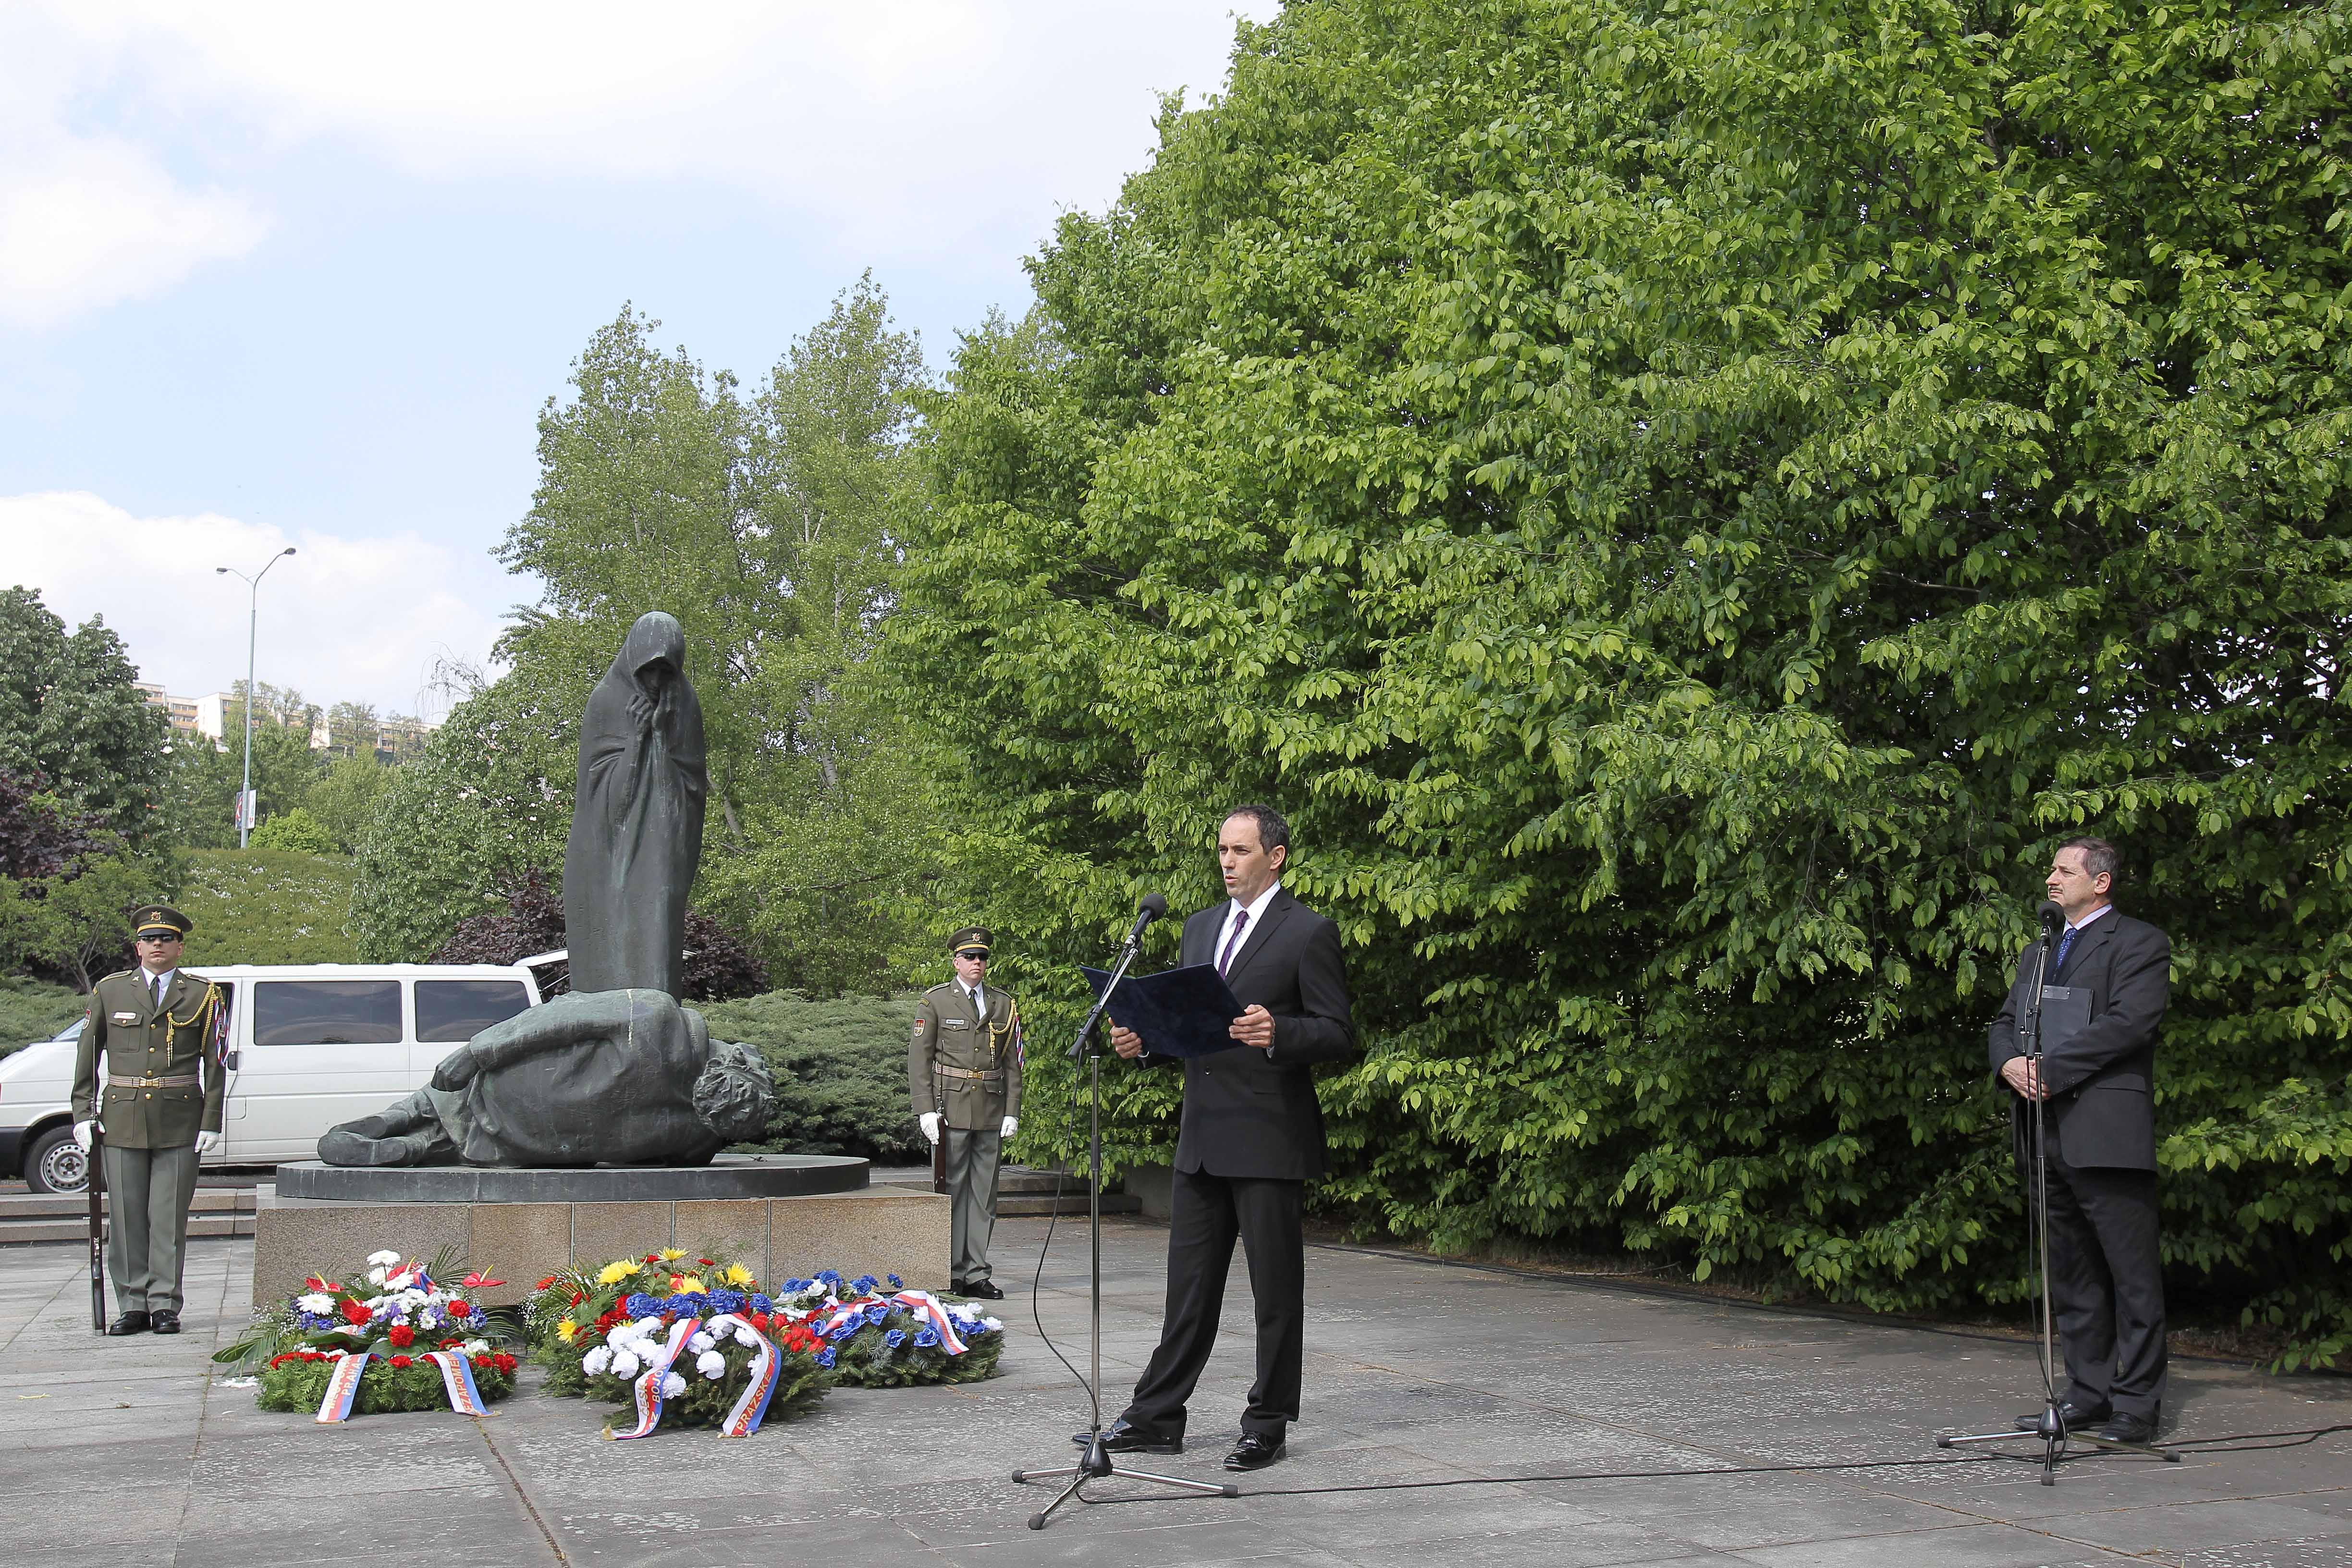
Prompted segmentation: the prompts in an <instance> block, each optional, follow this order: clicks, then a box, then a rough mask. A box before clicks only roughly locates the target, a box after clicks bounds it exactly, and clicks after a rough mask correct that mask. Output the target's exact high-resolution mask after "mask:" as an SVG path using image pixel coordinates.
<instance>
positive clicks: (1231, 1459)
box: [1225, 1432, 1286, 1470]
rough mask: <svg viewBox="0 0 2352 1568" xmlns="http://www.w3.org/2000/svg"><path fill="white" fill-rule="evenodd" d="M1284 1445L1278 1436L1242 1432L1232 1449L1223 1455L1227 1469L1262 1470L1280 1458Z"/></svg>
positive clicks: (1284, 1448) (1284, 1449)
mask: <svg viewBox="0 0 2352 1568" xmlns="http://www.w3.org/2000/svg"><path fill="white" fill-rule="evenodd" d="M1285 1451H1286V1445H1285V1444H1284V1442H1283V1440H1282V1439H1281V1438H1279V1437H1269V1436H1266V1435H1265V1433H1263V1432H1244V1433H1243V1434H1242V1438H1241V1441H1240V1442H1238V1443H1235V1444H1234V1451H1233V1452H1232V1453H1230V1454H1227V1455H1226V1456H1225V1468H1227V1469H1229V1470H1262V1469H1264V1468H1266V1467H1267V1466H1268V1465H1270V1464H1273V1463H1274V1462H1275V1461H1276V1459H1279V1458H1282V1456H1283V1454H1284V1452H1285Z"/></svg>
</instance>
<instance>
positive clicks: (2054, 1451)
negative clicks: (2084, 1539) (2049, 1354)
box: [1936, 1404, 2180, 1487]
mask: <svg viewBox="0 0 2352 1568" xmlns="http://www.w3.org/2000/svg"><path fill="white" fill-rule="evenodd" d="M2070 1438H2071V1439H2072V1440H2074V1442H2077V1443H2084V1444H2087V1445H2089V1446H2090V1447H2094V1448H2105V1450H2107V1451H2108V1452H2109V1453H2114V1454H2147V1455H2150V1456H2152V1457H2154V1458H2159V1459H2162V1460H2163V1461H2164V1462H2165V1463H2166V1464H2168V1465H2177V1464H2179V1463H2180V1456H2179V1455H2178V1454H2176V1453H2174V1452H2172V1451H2171V1450H2170V1449H2169V1448H2159V1447H2157V1446H2156V1445H2155V1444H2153V1443H2118V1442H2116V1440H2115V1439H2114V1438H2112V1437H2102V1436H2099V1435H2098V1434H2097V1433H2095V1432H2069V1431H2068V1430H2067V1429H2066V1418H2065V1417H2064V1416H2063V1415H2059V1414H2058V1406H2057V1405H2055V1404H2048V1405H2043V1406H2042V1419H2041V1420H2039V1421H2037V1422H2035V1423H2034V1424H2033V1429H2032V1431H2030V1432H2021V1431H2018V1430H2016V1429H2015V1428H2014V1427H2012V1428H2011V1429H2010V1430H2009V1431H2006V1432H1978V1433H1974V1434H1971V1435H1969V1436H1964V1437H1962V1436H1951V1435H1950V1434H1948V1433H1947V1434H1946V1435H1944V1436H1939V1437H1937V1439H1936V1447H1938V1448H1958V1447H1966V1446H1968V1445H1970V1444H1975V1443H2025V1442H2036V1443H2040V1444H2041V1445H2042V1485H2043V1486H2045V1487H2054V1486H2056V1485H2057V1484H2058V1461H2059V1460H2061V1459H2063V1458H2065V1457H2066V1444H2067V1441H2068V1439H2070ZM2018 1457H2019V1456H2017V1455H2013V1454H2011V1455H2003V1456H2002V1458H2018Z"/></svg>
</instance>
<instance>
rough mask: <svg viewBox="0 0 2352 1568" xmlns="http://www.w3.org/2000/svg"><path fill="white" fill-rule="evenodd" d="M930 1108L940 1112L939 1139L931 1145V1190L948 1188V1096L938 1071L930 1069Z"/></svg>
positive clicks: (936, 1191)
mask: <svg viewBox="0 0 2352 1568" xmlns="http://www.w3.org/2000/svg"><path fill="white" fill-rule="evenodd" d="M931 1108H932V1109H933V1110H937V1111H938V1112H939V1113H940V1141H939V1142H936V1143H934V1144H932V1145H931V1191H933V1192H935V1193H943V1192H946V1191H947V1190H948V1097H947V1095H946V1093H945V1092H944V1091H943V1090H942V1089H940V1073H939V1068H936V1067H935V1068H932V1069H931Z"/></svg>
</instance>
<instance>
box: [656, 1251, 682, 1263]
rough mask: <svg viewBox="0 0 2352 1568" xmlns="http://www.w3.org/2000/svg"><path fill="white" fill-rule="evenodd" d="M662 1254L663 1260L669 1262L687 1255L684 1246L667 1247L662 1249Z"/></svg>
mask: <svg viewBox="0 0 2352 1568" xmlns="http://www.w3.org/2000/svg"><path fill="white" fill-rule="evenodd" d="M661 1255H662V1261H663V1262H665V1263H667V1262H668V1261H669V1260H670V1259H672V1258H684V1257H685V1256H686V1248H684V1247H663V1248H662V1250H661Z"/></svg>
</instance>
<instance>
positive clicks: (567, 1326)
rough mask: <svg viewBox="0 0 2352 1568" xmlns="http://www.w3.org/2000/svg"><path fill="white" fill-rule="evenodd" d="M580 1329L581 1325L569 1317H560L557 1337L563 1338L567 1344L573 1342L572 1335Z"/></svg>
mask: <svg viewBox="0 0 2352 1568" xmlns="http://www.w3.org/2000/svg"><path fill="white" fill-rule="evenodd" d="M579 1331H580V1325H579V1324H577V1323H575V1322H573V1321H572V1320H571V1319H569V1318H562V1319H559V1320H558V1321H557V1322H556V1325H555V1337H556V1338H557V1339H559V1340H562V1342H564V1343H565V1344H567V1345H568V1344H570V1343H571V1342H572V1335H574V1334H576V1333H578V1332H579Z"/></svg>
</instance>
